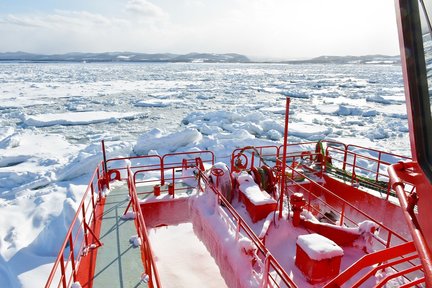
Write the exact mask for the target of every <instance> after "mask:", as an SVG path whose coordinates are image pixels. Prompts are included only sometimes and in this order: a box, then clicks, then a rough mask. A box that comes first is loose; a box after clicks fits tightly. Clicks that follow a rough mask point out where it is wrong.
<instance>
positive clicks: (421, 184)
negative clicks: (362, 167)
mask: <svg viewBox="0 0 432 288" xmlns="http://www.w3.org/2000/svg"><path fill="white" fill-rule="evenodd" d="M388 171H389V175H390V178H391V180H392V187H393V189H395V191H396V194H397V197H398V199H399V202H400V204H401V208H402V210H403V212H404V216H405V219H406V222H407V223H408V227H409V229H410V232H411V235H412V237H413V240H414V243H415V246H416V248H417V251H418V253H419V256H420V261H421V262H422V264H423V270H424V273H425V279H426V283H427V285H428V287H432V254H431V247H432V223H431V221H430V219H432V211H431V209H430V203H431V202H430V201H429V202H425V200H426V199H430V195H431V194H430V192H431V191H432V185H430V184H429V181H428V179H427V178H426V177H425V175H424V174H423V173H422V172H421V169H420V167H419V165H418V164H417V163H416V162H400V163H398V164H394V165H392V166H391V167H390V168H389V170H388ZM405 184H408V185H412V186H414V187H415V190H414V189H413V190H412V191H413V192H411V193H407V192H405V189H404V188H405ZM419 199H422V201H418V200H419ZM415 207H417V209H418V213H416V212H415V211H414V208H415Z"/></svg>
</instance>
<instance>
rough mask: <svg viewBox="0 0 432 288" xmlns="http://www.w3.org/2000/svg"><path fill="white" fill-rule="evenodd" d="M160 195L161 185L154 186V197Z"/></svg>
mask: <svg viewBox="0 0 432 288" xmlns="http://www.w3.org/2000/svg"><path fill="white" fill-rule="evenodd" d="M160 193H161V187H160V185H159V184H158V185H155V186H153V195H154V196H159V195H160Z"/></svg>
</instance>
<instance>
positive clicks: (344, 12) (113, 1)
mask: <svg viewBox="0 0 432 288" xmlns="http://www.w3.org/2000/svg"><path fill="white" fill-rule="evenodd" d="M0 35H1V38H0V52H6V51H18V50H20V51H26V52H35V53H47V54H50V53H65V52H105V51H135V52H145V53H155V52H171V53H188V52H213V53H228V52H236V53H241V54H245V55H248V56H252V57H265V58H287V59H293V58H305V57H313V56H320V55H365V54H378V53H379V54H390V55H396V54H399V48H398V39H397V28H396V20H395V11H394V1H393V0H38V1H36V0H0Z"/></svg>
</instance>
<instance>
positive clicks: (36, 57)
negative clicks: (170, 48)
mask: <svg viewBox="0 0 432 288" xmlns="http://www.w3.org/2000/svg"><path fill="white" fill-rule="evenodd" d="M0 61H14V62H183V63H287V64H398V63H400V57H399V56H386V55H366V56H320V57H316V58H312V59H307V60H289V61H253V60H250V59H249V58H248V57H246V56H244V55H241V54H236V53H227V54H214V53H189V54H184V55H182V54H172V53H155V54H148V53H136V52H105V53H79V52H74V53H66V54H53V55H43V54H32V53H26V52H6V53H0Z"/></svg>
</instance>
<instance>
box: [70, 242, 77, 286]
mask: <svg viewBox="0 0 432 288" xmlns="http://www.w3.org/2000/svg"><path fill="white" fill-rule="evenodd" d="M69 243H70V244H69V249H70V254H71V264H72V279H73V281H74V282H75V281H76V273H77V271H76V269H75V253H74V249H75V248H74V247H75V246H74V243H73V239H72V233H71V234H69Z"/></svg>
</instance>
